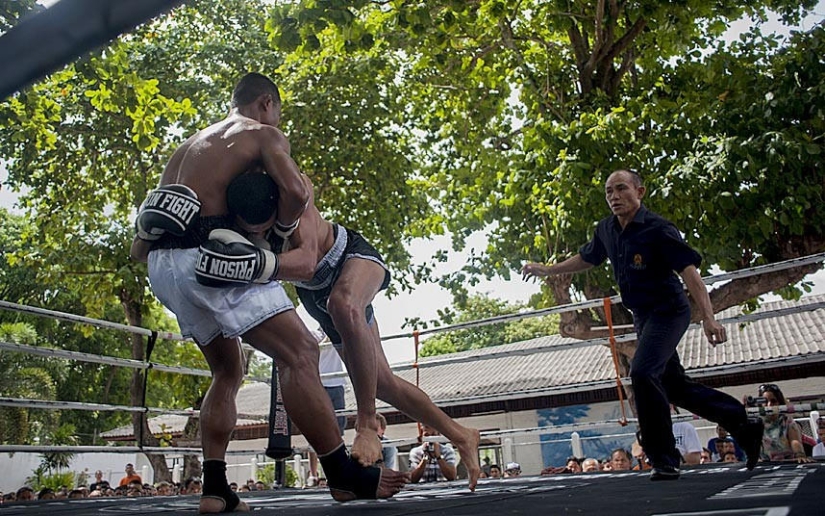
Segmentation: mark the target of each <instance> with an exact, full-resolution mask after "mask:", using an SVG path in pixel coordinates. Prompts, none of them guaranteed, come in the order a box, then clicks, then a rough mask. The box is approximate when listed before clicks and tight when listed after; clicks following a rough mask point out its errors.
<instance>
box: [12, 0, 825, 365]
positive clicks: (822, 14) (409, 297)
mask: <svg viewBox="0 0 825 516" xmlns="http://www.w3.org/2000/svg"><path fill="white" fill-rule="evenodd" d="M43 3H54V2H53V1H49V2H43ZM814 12H815V14H814V15H813V16H811V17H809V18H807V19H806V20H804V21H803V22H802V24H801V27H800V28H801V29H803V30H807V29H810V28H811V27H812V26H813V25H814V24H816V23H818V22H819V21H821V20H823V19H824V18H825V0H823V1H821V2H819V3H818V4H817V7H816V8H815V10H814ZM750 25H751V22H750V21H749V20H740V21H737V22H734V23H733V24H731V27H730V29H729V31H728V34H727V35H726V39H733V38H735V37H736V36H737V35H738V34H739V33H740V32H741V31H743V30H745V29H747V28H748V27H749V26H750ZM767 26H769V27H771V28H772V29H773V30H774V31H776V32H777V33H779V34H787V33H788V31H789V29H788V28H786V27H782V26H781V25H780V24H779V23H778V22H777V21H776V20H771V21H769V22H768V25H767ZM6 178H7V172H6V170H5V168H4V167H3V166H2V163H0V206H3V207H7V208H13V206H14V203H15V201H16V199H17V195H16V194H15V193H14V192H11V191H9V190H8V188H7V187H5V185H4V183H5V181H6ZM605 215H607V208H606V207H605ZM356 229H357V228H356ZM467 246H468V248H475V249H477V250H483V249H484V248H485V247H486V237H485V235H484V233H483V232H476V233H475V234H473V235H472V236H471V237H470V238H469V239H468V240H467ZM444 248H451V247H450V237H449V236H443V237H437V238H434V239H431V240H424V239H418V240H416V241H413V242H412V244H411V245H410V247H409V249H410V252H411V254H412V260H413V263H422V262H424V261H426V260H427V259H428V258H429V257H430V256H431V255H432V254H433V252H434V251H435V250H436V249H444ZM468 256H469V253H459V254H456V253H451V259H450V260H449V261H448V262H447V263H445V264H440V267H439V268H437V269H436V272H437V273H438V274H442V273H445V272H449V271H454V270H457V269H459V268H461V266H463V265H464V260H466V258H467V257H468ZM809 279H811V280H813V281H814V284H815V287H814V293H825V271H819V272H818V273H817V274H815V275H813V276H810V277H809ZM538 291H539V285H538V284H537V283H528V282H524V281H522V279H521V276H520V275H519V274H518V273H517V271H513V274H512V276H511V279H510V280H509V281H505V280H501V279H497V280H492V281H482V282H481V283H480V284H479V285H477V286H475V287H471V288H470V292H471V293H486V294H489V295H490V296H491V297H495V298H498V299H502V300H505V301H508V302H510V303H526V302H527V300H528V299H529V298H530V296H532V295H533V294H535V293H537V292H538ZM767 299H768V300H769V299H770V298H767ZM451 305H452V297H451V295H450V294H449V292H447V291H445V290H444V289H441V288H440V287H438V286H436V285H418V286H416V287H415V289H414V290H413V291H412V292H408V293H401V294H398V295H396V296H395V297H393V298H389V297H388V296H387V295H386V293H381V294H379V295H378V297H377V298H376V299H375V301H374V303H373V306H374V308H375V314H376V318H377V320H378V324H379V327H380V329H381V334H382V335H394V334H399V333H409V332H411V331H412V328H402V325H403V324H404V321H405V319H413V318H419V319H421V320H423V321H430V320H434V319H437V318H438V314H437V311H438V310H439V309H444V308H447V307H449V306H451ZM298 314H299V315H300V316H301V318H302V319H303V320H304V321H305V322H306V324H307V326H309V327H310V328H311V329H315V328H317V326H318V325H317V324H316V323H315V322H314V320H312V318H311V317H310V316H309V315H308V314H307V313H306V311H304V310H303V309H301V308H299V309H298ZM384 352H385V354H386V355H387V358H388V360H389V362H390V363H391V364H394V363H398V362H407V361H411V360H413V357H414V354H415V352H414V345H413V340H412V338H401V339H394V340H390V341H387V342H385V343H384Z"/></svg>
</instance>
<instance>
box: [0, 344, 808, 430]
mask: <svg viewBox="0 0 825 516" xmlns="http://www.w3.org/2000/svg"><path fill="white" fill-rule="evenodd" d="M822 359H823V354H822V353H817V354H814V355H812V356H806V357H798V356H797V357H781V358H771V359H765V360H761V361H758V362H749V363H748V364H746V365H745V364H723V365H719V366H712V367H705V368H702V369H698V370H693V371H691V375H692V376H693V377H696V378H701V377H704V376H708V375H712V374H718V373H720V372H727V373H730V372H732V371H737V370H741V371H755V370H761V369H772V368H775V367H776V366H777V364H783V365H785V366H788V365H800V364H805V363H809V362H818V361H821V360H822ZM425 363H426V362H425ZM622 382H623V383H624V384H627V385H629V384H630V378H627V377H624V378H622ZM612 383H613V381H612V380H596V381H591V382H580V383H577V384H568V385H560V386H552V387H543V388H539V389H523V390H517V391H511V392H509V393H506V394H494V395H489V394H488V395H484V396H468V397H463V398H451V399H446V400H439V402H438V405H439V406H440V407H449V406H455V405H463V404H467V403H491V402H501V401H509V400H513V399H519V398H531V397H532V398H535V397H541V396H550V395H559V394H570V393H577V392H582V391H587V390H594V389H603V388H609V387H610V386H611V384H612ZM29 403H30V405H29ZM46 403H51V405H50V406H46V405H44V404H46ZM4 405H5V406H18V407H29V408H55V409H79V410H107V409H106V407H111V408H109V409H108V410H130V411H142V410H143V409H142V408H135V407H126V408H124V407H122V406H116V405H102V404H92V403H81V402H47V401H44V400H31V399H19V398H0V406H4ZM147 410H148V411H149V412H152V413H158V414H170V415H186V416H193V415H197V414H198V413H199V412H198V411H195V410H191V409H188V410H187V409H184V410H176V409H161V408H149V409H147ZM335 414H336V415H339V416H350V415H355V414H356V411H355V410H354V409H340V410H336V411H335ZM238 417H240V418H243V419H256V420H258V419H264V416H263V415H253V414H239V415H238Z"/></svg>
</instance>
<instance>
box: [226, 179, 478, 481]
mask: <svg viewBox="0 0 825 516" xmlns="http://www.w3.org/2000/svg"><path fill="white" fill-rule="evenodd" d="M302 177H303V178H304V181H305V182H306V185H307V188H308V189H309V191H310V201H309V204H308V205H307V208H306V210H305V211H304V213H303V215H302V216H301V219H300V225H299V226H298V228H297V229H296V230H295V233H294V234H293V236H292V237H290V238H289V240H288V244H289V245H294V246H295V247H294V248H293V249H291V250H287V251H284V249H285V247H284V240H282V239H281V238H279V237H277V236H274V232H273V231H271V230H262V226H261V223H262V221H265V220H268V219H269V220H271V213H273V211H276V210H277V202H276V203H275V204H273V205H271V206H263V205H262V204H261V203H256V202H250V199H251V198H254V197H255V196H256V192H261V191H264V190H266V189H267V188H270V189H272V188H275V185H274V183H273V181H272V179H271V178H270V177H269V176H267V175H265V174H261V173H258V172H256V171H250V172H248V173H247V174H244V175H241V176H238V177H237V178H235V180H233V182H232V184H230V186H229V187H228V189H227V208H228V210H229V212H230V214H231V215H234V216H235V219H236V222H237V223H238V225H239V226H240V227H241V228H245V229H247V231H248V232H249V235H248V238H249V239H250V240H252V241H255V242H256V243H257V242H261V239H262V238H265V239H266V240H267V241H268V243H269V245H270V246H271V250H272V251H274V252H276V253H279V254H278V256H279V260H280V266H281V268H282V269H281V270H284V268H287V269H289V270H291V271H294V270H297V269H299V268H300V267H299V265H300V264H302V263H309V264H312V267H311V270H309V271H306V273H305V274H295V275H293V276H292V277H289V276H288V275H280V276H279V277H282V278H283V279H285V280H288V281H292V282H294V283H295V286H296V288H297V290H298V295H299V297H300V298H301V301H302V302H303V303H304V305H305V306H306V309H307V311H308V312H309V314H310V315H312V317H313V318H315V319H316V320H317V321H318V322H319V323H320V324H321V326H322V327H323V329H324V332H325V333H326V334H327V335H328V336H329V338H330V340H331V341H332V344H333V345H334V346H335V348H336V349H337V350H338V352H339V353H340V354H341V358H342V359H343V361H344V363H345V364H346V366H347V371H348V372H349V375H350V379H351V380H352V385H353V390H354V391H355V398H356V402H357V410H358V414H357V419H356V435H355V440H354V441H353V445H352V452H351V453H352V456H353V457H354V458H356V459H358V461H359V462H360V463H361V464H362V465H369V464H374V463H375V462H377V461H378V460H380V459H381V457H382V444H381V441H380V439H379V438H378V430H379V428H378V420H377V419H376V417H375V415H376V412H375V399H376V397H377V398H379V399H381V400H383V401H386V402H387V403H389V404H391V405H393V406H394V407H396V408H397V409H399V410H400V411H402V412H404V413H405V414H407V415H408V416H410V418H412V419H413V420H414V421H420V422H421V423H424V424H426V425H428V426H431V427H433V428H436V429H437V430H438V431H439V432H441V434H443V435H444V436H446V437H447V438H448V439H450V441H451V442H452V443H453V444H454V445H455V446H456V447H457V448H458V450H459V452H460V454H461V460H462V461H463V462H464V463H465V464H466V465H467V470H468V472H469V487H470V489H471V490H474V489H475V486H476V483H477V481H478V477H479V475H480V473H481V468H480V466H479V459H478V444H479V439H480V437H479V433H478V430H476V429H473V428H467V427H464V426H462V425H459V424H458V423H456V422H455V421H453V420H452V419H451V418H450V417H449V416H448V415H447V414H445V413H444V412H443V411H442V410H441V409H439V408H438V407H436V406H435V404H434V403H433V402H432V400H430V398H429V397H428V396H427V394H425V393H424V392H423V391H422V390H420V389H419V388H418V387H416V386H415V385H413V384H411V383H409V382H407V381H405V380H403V379H401V378H399V377H397V376H395V375H394V374H393V372H392V370H391V369H390V366H389V364H388V363H387V358H386V357H385V356H384V350H383V348H382V347H381V338H380V336H379V332H378V324H377V322H376V320H375V316H374V314H373V309H372V300H373V299H374V298H375V296H376V294H378V292H380V291H381V290H383V289H385V288H387V285H388V284H389V280H390V274H389V271H388V270H387V266H386V265H385V264H384V261H383V260H382V259H381V256H380V254H379V253H378V251H376V250H375V248H374V247H373V246H372V245H370V244H369V243H368V242H367V241H366V240H365V239H364V238H363V237H362V236H361V235H360V234H359V233H357V232H356V231H353V230H351V229H347V228H345V227H343V226H340V225H337V224H333V223H331V222H329V221H327V220H325V219H324V218H323V217H322V216H321V214H320V212H319V211H318V209H317V208H316V207H315V204H314V201H315V198H314V194H313V189H312V182H311V181H310V180H309V178H308V177H307V176H306V175H303V176H302Z"/></svg>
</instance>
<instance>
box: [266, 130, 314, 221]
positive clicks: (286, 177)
mask: <svg viewBox="0 0 825 516" xmlns="http://www.w3.org/2000/svg"><path fill="white" fill-rule="evenodd" d="M258 134H259V138H260V148H261V162H262V163H263V165H264V169H266V172H267V174H269V175H270V176H271V177H272V179H273V180H274V181H275V184H277V185H278V190H279V192H280V195H279V200H278V218H277V222H276V224H280V225H281V226H285V227H288V226H291V225H294V224H295V222H296V221H298V220H299V218H300V217H301V215H302V214H303V213H304V210H306V207H307V205H308V204H309V201H310V190H309V188H307V185H306V183H305V182H304V180H303V178H302V177H301V176H302V174H301V171H300V169H299V168H298V165H297V164H296V163H295V161H293V160H292V157H291V156H290V147H289V140H287V138H286V136H284V133H282V132H281V131H280V130H278V129H277V128H275V127H270V126H261V131H260V132H259V133H258Z"/></svg>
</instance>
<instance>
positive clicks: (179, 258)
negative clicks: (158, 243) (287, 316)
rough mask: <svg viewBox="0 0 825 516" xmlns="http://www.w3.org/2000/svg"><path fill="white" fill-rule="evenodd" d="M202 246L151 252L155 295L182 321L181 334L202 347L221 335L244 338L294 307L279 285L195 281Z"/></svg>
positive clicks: (150, 280) (151, 276)
mask: <svg viewBox="0 0 825 516" xmlns="http://www.w3.org/2000/svg"><path fill="white" fill-rule="evenodd" d="M197 256H198V248H197V247H193V248H190V249H155V250H153V251H151V252H150V253H149V284H150V285H151V287H152V292H154V294H155V296H157V298H158V299H159V300H160V302H161V303H163V305H164V306H165V307H166V308H168V309H169V310H171V311H172V312H173V313H174V314H175V316H176V317H177V319H178V325H179V326H180V331H181V334H183V336H184V337H191V338H193V339H195V341H196V342H197V343H198V344H200V345H201V346H205V345H206V344H209V343H210V342H211V341H212V340H213V339H214V338H215V337H217V336H219V335H223V336H224V337H227V338H233V337H238V336H240V335H242V334H243V333H246V332H247V331H249V330H251V329H252V328H254V327H256V326H258V325H259V324H261V323H262V322H264V321H265V320H267V319H269V318H270V317H272V316H274V315H277V314H279V313H281V312H285V311H287V310H292V309H294V308H295V307H294V305H293V304H292V301H290V299H289V297H287V295H286V292H285V291H284V288H283V287H282V286H281V284H280V283H279V282H277V281H272V282H269V283H266V284H258V283H253V284H250V285H245V286H241V287H206V286H204V285H201V284H200V283H198V282H197V280H196V279H195V261H196V260H197Z"/></svg>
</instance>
